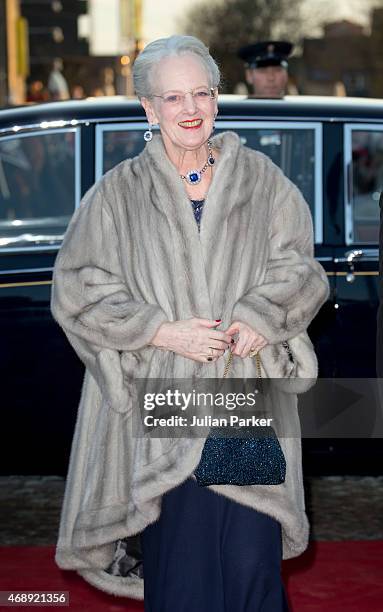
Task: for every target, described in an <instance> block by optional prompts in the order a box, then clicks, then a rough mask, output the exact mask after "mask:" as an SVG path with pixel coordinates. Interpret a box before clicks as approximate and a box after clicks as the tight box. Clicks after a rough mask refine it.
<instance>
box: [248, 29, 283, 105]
mask: <svg viewBox="0 0 383 612" xmlns="http://www.w3.org/2000/svg"><path fill="white" fill-rule="evenodd" d="M292 49H293V45H292V44H291V43H289V42H286V41H274V40H266V41H263V42H258V43H256V44H254V45H247V46H246V47H242V48H241V49H239V51H238V55H239V57H240V58H241V59H243V60H244V61H245V62H246V81H247V82H248V84H249V85H250V86H251V87H252V89H253V93H252V94H250V96H249V97H250V98H283V96H284V95H285V94H286V88H287V81H288V72H287V70H288V62H287V58H288V57H289V55H290V53H291V51H292Z"/></svg>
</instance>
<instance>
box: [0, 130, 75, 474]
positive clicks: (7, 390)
mask: <svg viewBox="0 0 383 612" xmlns="http://www.w3.org/2000/svg"><path fill="white" fill-rule="evenodd" d="M79 155H80V132H79V127H67V128H63V129H49V128H41V129H30V130H26V131H25V132H24V131H23V130H21V131H20V132H16V133H14V134H11V135H9V134H8V135H6V136H2V137H1V138H0V334H1V348H0V372H1V384H2V408H3V419H4V420H5V423H4V425H5V431H6V432H7V436H6V438H5V440H3V444H2V447H1V453H2V457H1V464H0V465H1V470H2V471H3V473H28V472H29V473H42V474H43V473H46V471H47V469H48V471H51V473H52V472H53V473H60V472H62V471H64V469H65V467H64V463H65V461H66V458H67V453H66V452H63V451H65V450H67V451H68V444H69V442H70V435H69V432H70V431H71V428H72V425H73V419H74V416H75V408H76V406H77V403H78V396H79V391H80V389H81V376H82V369H81V367H79V365H78V363H77V362H76V361H75V360H74V359H73V355H72V351H71V349H70V347H69V345H68V343H67V341H66V338H65V336H64V334H63V332H62V330H61V329H60V328H59V326H58V325H57V324H56V323H55V322H54V320H53V318H52V315H51V313H50V292H51V279H52V268H53V265H54V260H55V257H56V254H57V251H58V248H59V246H60V244H61V240H62V238H63V235H64V233H65V230H66V227H67V224H68V221H69V219H70V217H71V215H72V213H73V211H74V209H75V207H76V206H77V205H78V203H79V199H80V166H79V163H80V160H79ZM47 462H49V468H47Z"/></svg>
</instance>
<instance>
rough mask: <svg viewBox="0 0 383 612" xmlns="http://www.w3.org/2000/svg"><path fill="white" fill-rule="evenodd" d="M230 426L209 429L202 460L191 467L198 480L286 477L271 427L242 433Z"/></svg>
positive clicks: (272, 481)
mask: <svg viewBox="0 0 383 612" xmlns="http://www.w3.org/2000/svg"><path fill="white" fill-rule="evenodd" d="M255 358H256V361H257V376H258V377H259V378H261V377H262V376H261V375H262V370H261V360H260V357H259V355H258V354H257V355H256V356H255ZM232 359H233V354H232V353H230V355H229V358H228V361H227V363H226V366H225V370H224V373H223V377H224V378H226V376H227V374H228V372H229V369H230V365H231V362H232ZM230 431H231V427H218V428H217V427H215V428H212V429H211V430H210V433H209V435H208V437H207V438H206V441H205V445H204V447H203V450H202V455H201V460H200V462H199V464H198V466H197V468H196V470H195V471H194V475H195V477H196V479H197V483H198V484H199V485H200V486H202V487H206V486H209V485H212V484H233V485H238V486H243V485H255V484H263V485H277V484H282V483H283V482H284V481H285V477H286V460H285V457H284V454H283V451H282V448H281V445H280V443H279V440H278V438H277V435H276V433H275V431H274V429H273V428H272V427H270V426H265V427H257V426H254V427H245V428H241V437H235V436H233V435H232V434H231V433H230Z"/></svg>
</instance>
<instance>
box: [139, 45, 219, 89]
mask: <svg viewBox="0 0 383 612" xmlns="http://www.w3.org/2000/svg"><path fill="white" fill-rule="evenodd" d="M186 54H192V55H195V56H196V57H198V58H199V59H200V60H201V62H202V64H203V66H204V68H205V70H206V72H207V75H208V78H209V85H210V87H218V85H219V84H220V81H221V73H220V70H219V68H218V65H217V63H216V62H215V60H214V59H213V58H212V56H211V55H210V53H209V49H208V47H206V46H205V45H204V44H203V42H202V41H200V40H199V39H198V38H195V37H194V36H182V35H179V34H174V35H173V36H169V37H168V38H159V39H158V40H154V41H153V42H151V43H149V44H148V45H147V46H146V47H145V48H144V50H143V51H141V53H140V54H139V55H138V57H137V58H136V60H135V62H134V64H133V84H134V89H135V92H136V94H137V96H138V98H139V100H141V98H150V96H151V95H152V93H153V92H152V78H153V71H154V69H155V68H156V67H157V66H158V64H159V63H160V62H161V60H163V59H165V58H166V57H170V56H180V55H186Z"/></svg>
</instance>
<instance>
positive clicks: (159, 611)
mask: <svg viewBox="0 0 383 612" xmlns="http://www.w3.org/2000/svg"><path fill="white" fill-rule="evenodd" d="M191 204H192V206H193V211H194V216H195V219H196V222H197V225H198V230H199V229H200V222H201V216H202V210H203V205H204V200H191ZM140 536H141V548H142V553H143V574H144V584H145V586H144V589H145V612H196V611H197V610H198V612H289V606H288V603H287V598H286V593H285V589H284V585H283V582H282V578H281V561H282V532H281V525H280V523H279V522H278V521H276V520H275V519H273V518H272V517H271V516H269V515H267V514H264V513H262V512H258V511H256V510H254V509H253V508H249V507H247V506H244V505H241V504H239V503H237V502H235V501H232V500H230V499H228V498H227V497H224V496H223V495H218V494H217V493H215V492H214V491H212V490H211V489H209V487H200V486H199V485H198V484H197V482H196V481H195V480H194V479H193V478H188V479H187V480H186V481H184V482H183V483H182V484H180V485H179V486H178V487H175V488H174V489H172V490H170V491H168V492H167V493H165V495H163V497H162V505H161V514H160V516H159V518H158V520H157V521H156V522H155V523H152V524H151V525H148V526H147V527H146V529H144V531H143V532H142V533H141V534H140Z"/></svg>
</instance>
